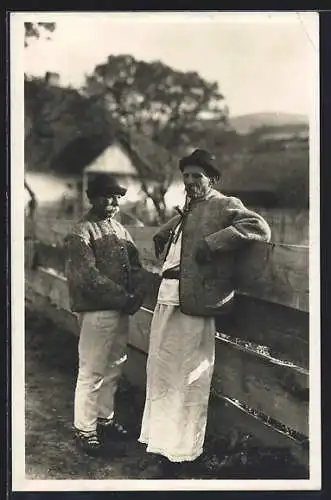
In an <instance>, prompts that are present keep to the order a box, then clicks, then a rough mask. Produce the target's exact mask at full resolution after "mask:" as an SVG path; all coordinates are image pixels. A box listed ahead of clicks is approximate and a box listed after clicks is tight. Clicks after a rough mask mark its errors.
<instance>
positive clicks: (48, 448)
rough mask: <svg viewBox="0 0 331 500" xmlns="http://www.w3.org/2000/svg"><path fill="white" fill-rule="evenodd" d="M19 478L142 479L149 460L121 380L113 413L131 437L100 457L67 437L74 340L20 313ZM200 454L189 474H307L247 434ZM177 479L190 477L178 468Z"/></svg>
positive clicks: (137, 414) (137, 412) (133, 401)
mask: <svg viewBox="0 0 331 500" xmlns="http://www.w3.org/2000/svg"><path fill="white" fill-rule="evenodd" d="M26 320H27V321H26V476H27V478H28V479H125V478H132V479H144V478H146V476H145V473H144V470H145V468H146V465H148V463H151V461H152V460H153V458H152V457H151V456H150V455H148V454H146V452H145V447H144V446H143V445H141V444H139V443H138V442H137V439H136V437H137V436H138V432H139V425H140V422H141V416H142V410H143V403H144V399H143V398H144V396H143V394H142V393H141V392H139V391H137V390H136V389H134V388H133V387H132V386H130V385H129V384H128V383H127V382H126V380H125V379H123V380H122V381H121V384H120V387H119V391H118V393H117V407H118V412H119V417H120V419H121V420H122V421H123V423H124V424H125V425H126V426H127V427H129V428H130V430H131V431H132V432H133V433H134V434H135V437H133V438H132V440H131V441H129V442H128V443H126V444H125V445H123V444H121V443H114V444H113V446H112V447H111V449H110V450H109V453H108V454H107V456H106V457H102V458H90V457H89V456H88V455H85V454H83V453H82V452H80V451H79V450H77V448H76V445H75V443H74V441H73V430H72V419H73V396H74V384H75V377H76V365H77V339H76V338H75V337H74V336H73V335H72V334H70V333H67V332H63V331H59V329H58V328H56V327H55V326H54V325H53V324H51V323H50V322H48V321H46V320H45V319H41V318H40V316H38V317H37V316H36V315H34V314H31V313H28V312H27V316H26ZM205 448H206V452H207V453H206V457H205V458H204V460H203V461H202V465H201V467H200V468H199V470H197V471H196V473H195V475H194V477H197V478H205V479H217V478H224V479H225V478H238V479H239V478H242V479H244V478H245V479H254V478H268V479H269V478H284V479H285V478H304V477H306V471H305V470H304V469H303V468H302V467H300V466H299V465H298V464H296V463H294V462H293V460H292V459H291V457H289V455H288V454H287V453H286V450H285V452H284V453H283V454H282V453H280V450H279V449H278V450H277V451H275V450H272V449H261V448H260V447H259V446H256V444H255V443H254V440H252V439H251V438H248V436H242V438H240V439H237V441H236V444H235V445H233V443H231V442H230V441H229V439H228V438H227V437H226V436H217V437H216V438H214V439H212V440H211V439H207V442H206V446H205ZM180 477H181V478H192V477H193V476H192V471H190V472H186V473H185V471H183V473H182V475H181V476H180Z"/></svg>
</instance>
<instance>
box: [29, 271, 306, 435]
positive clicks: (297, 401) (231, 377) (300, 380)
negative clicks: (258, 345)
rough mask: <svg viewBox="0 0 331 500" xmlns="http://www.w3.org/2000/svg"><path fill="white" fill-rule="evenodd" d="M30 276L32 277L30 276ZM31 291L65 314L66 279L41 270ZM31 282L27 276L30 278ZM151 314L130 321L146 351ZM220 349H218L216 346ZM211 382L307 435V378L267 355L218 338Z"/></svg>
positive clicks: (136, 341)
mask: <svg viewBox="0 0 331 500" xmlns="http://www.w3.org/2000/svg"><path fill="white" fill-rule="evenodd" d="M31 276H32V275H31ZM32 281H33V284H32V285H31V286H33V287H34V289H35V291H36V293H37V294H39V295H43V296H45V297H47V298H48V300H49V302H50V304H51V305H53V306H55V307H58V308H60V309H63V310H66V311H69V299H68V289H67V284H66V280H65V279H63V278H61V277H59V276H56V275H51V274H49V273H48V272H45V271H43V270H38V271H37V272H35V273H33V278H32ZM30 283H31V277H30ZM151 318H152V315H151V313H150V312H148V311H146V310H142V311H140V312H139V313H137V314H136V315H135V316H133V317H132V318H131V326H130V343H131V344H132V345H134V346H135V347H137V348H139V349H141V350H143V351H145V352H146V351H147V350H148V339H149V330H150V322H151ZM220 346H221V347H220ZM215 377H216V378H215V381H216V383H217V385H218V386H220V392H222V394H224V395H226V396H229V397H231V398H235V399H238V400H240V401H243V402H245V403H246V404H248V405H249V406H250V407H252V408H254V409H257V410H259V411H262V412H264V413H266V414H268V415H270V416H271V417H273V418H275V419H276V420H278V421H280V422H282V423H283V424H285V425H289V426H290V427H292V428H293V429H294V430H296V431H298V432H301V433H303V434H305V433H308V417H307V415H308V402H307V400H308V387H309V381H308V376H307V374H305V373H300V372H298V371H297V370H296V369H294V368H292V367H288V366H284V365H283V366H281V365H277V364H274V363H273V362H272V360H270V359H268V357H267V356H260V355H257V353H256V352H254V351H252V350H248V349H246V348H244V347H241V346H238V345H237V344H235V343H234V342H231V341H225V340H224V339H223V340H221V339H219V340H218V341H217V342H216V366H215Z"/></svg>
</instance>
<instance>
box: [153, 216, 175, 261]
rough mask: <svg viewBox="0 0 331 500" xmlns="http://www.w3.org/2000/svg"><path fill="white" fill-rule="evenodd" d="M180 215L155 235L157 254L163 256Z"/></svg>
mask: <svg viewBox="0 0 331 500" xmlns="http://www.w3.org/2000/svg"><path fill="white" fill-rule="evenodd" d="M179 220H180V215H175V216H174V217H171V219H169V220H168V222H166V223H165V224H163V225H162V226H161V227H160V228H159V229H158V231H157V232H156V233H155V234H154V235H153V241H154V246H155V253H157V252H158V254H161V253H162V252H163V250H164V248H165V246H166V244H167V242H168V241H169V238H170V236H171V231H172V229H173V228H174V226H175V225H176V224H177V222H179Z"/></svg>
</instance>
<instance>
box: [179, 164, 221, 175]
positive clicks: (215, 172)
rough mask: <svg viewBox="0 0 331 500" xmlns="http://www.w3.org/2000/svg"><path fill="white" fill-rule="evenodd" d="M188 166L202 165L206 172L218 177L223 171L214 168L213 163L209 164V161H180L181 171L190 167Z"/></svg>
mask: <svg viewBox="0 0 331 500" xmlns="http://www.w3.org/2000/svg"><path fill="white" fill-rule="evenodd" d="M188 166H192V167H193V166H195V167H200V168H202V169H203V170H204V171H205V172H206V174H207V175H208V176H210V177H216V178H220V177H221V175H222V173H221V172H220V171H219V170H217V169H216V168H214V167H213V166H212V165H209V164H208V163H201V162H194V161H190V162H189V161H187V162H186V161H184V162H183V161H180V162H179V169H180V171H181V172H183V171H184V169H185V167H188Z"/></svg>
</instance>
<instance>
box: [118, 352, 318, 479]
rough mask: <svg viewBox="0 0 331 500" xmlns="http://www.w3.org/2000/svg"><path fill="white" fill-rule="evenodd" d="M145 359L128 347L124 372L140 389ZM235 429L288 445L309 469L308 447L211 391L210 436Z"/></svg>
mask: <svg viewBox="0 0 331 500" xmlns="http://www.w3.org/2000/svg"><path fill="white" fill-rule="evenodd" d="M146 359H147V357H146V355H145V354H144V353H143V352H141V351H139V350H137V349H135V348H132V347H129V351H128V362H127V363H126V364H125V367H124V373H125V375H126V377H127V379H128V380H129V382H130V383H131V384H132V385H133V386H135V387H137V389H139V390H141V391H144V390H145V387H146ZM236 433H242V434H244V435H247V434H249V435H253V436H254V438H255V439H256V440H257V441H258V442H259V444H260V445H261V446H266V447H272V448H280V449H287V450H288V451H289V452H290V453H291V454H292V456H293V457H295V458H296V459H297V460H298V461H299V462H300V463H301V464H303V465H305V466H306V467H307V471H308V462H309V452H308V450H307V448H305V447H303V446H302V445H300V443H299V442H298V441H296V440H293V439H290V438H289V437H288V436H286V435H284V434H283V433H280V432H278V431H276V430H275V428H273V427H271V426H266V424H265V423H264V422H262V421H261V420H260V419H258V418H256V417H253V416H252V415H250V414H248V413H247V412H245V411H244V410H243V409H240V407H238V405H235V404H234V403H232V402H231V401H229V400H228V399H225V398H222V397H220V396H213V395H212V396H211V398H210V403H209V408H208V425H207V437H211V436H215V435H216V436H218V437H221V436H229V435H231V436H232V435H234V434H236Z"/></svg>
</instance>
